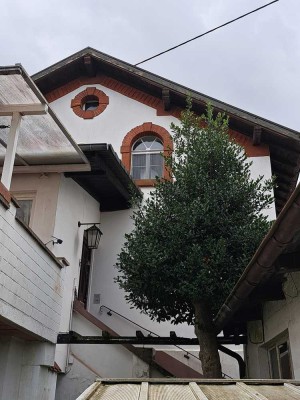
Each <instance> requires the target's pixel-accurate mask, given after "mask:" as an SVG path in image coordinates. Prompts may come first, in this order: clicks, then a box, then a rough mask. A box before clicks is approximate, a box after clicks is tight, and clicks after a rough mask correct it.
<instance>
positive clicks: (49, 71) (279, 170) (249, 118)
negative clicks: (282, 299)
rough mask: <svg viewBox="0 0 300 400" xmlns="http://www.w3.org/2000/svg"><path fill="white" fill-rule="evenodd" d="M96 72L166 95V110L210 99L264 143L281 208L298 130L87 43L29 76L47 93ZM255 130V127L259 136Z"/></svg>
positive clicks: (290, 182) (297, 155) (197, 106)
mask: <svg viewBox="0 0 300 400" xmlns="http://www.w3.org/2000/svg"><path fill="white" fill-rule="evenodd" d="M98 74H104V75H107V76H110V77H112V78H115V79H117V80H119V81H121V82H123V83H125V84H128V85H130V86H132V87H134V88H136V89H139V90H142V91H144V92H146V93H148V94H151V95H153V96H155V97H157V98H159V99H161V101H162V103H164V101H165V100H164V99H165V97H167V108H168V110H172V107H179V108H181V109H184V108H185V107H186V98H187V97H188V96H189V97H191V98H192V100H193V107H194V110H195V112H197V113H200V114H201V113H203V112H204V111H205V108H206V105H207V103H208V102H209V103H211V104H212V106H213V107H214V109H215V110H216V111H222V112H225V113H226V114H228V116H229V124H230V127H231V128H232V129H234V130H237V131H239V132H241V133H242V134H244V135H246V136H249V137H251V138H252V139H253V142H254V143H255V144H257V145H259V142H260V141H261V142H262V143H266V144H268V145H269V149H270V156H271V166H272V173H273V174H274V175H276V177H277V187H276V188H275V200H276V209H277V212H279V211H280V210H281V208H282V207H283V206H284V204H285V203H286V201H287V199H288V198H289V196H290V194H291V192H292V191H293V190H294V188H295V186H296V182H297V179H298V174H299V165H300V136H299V133H298V132H296V131H294V130H292V129H289V128H287V127H284V126H282V125H279V124H276V123H274V122H271V121H269V120H267V119H265V118H261V117H259V116H257V115H254V114H252V113H249V112H246V111H244V110H242V109H239V108H237V107H233V106H231V105H229V104H227V103H224V102H222V101H219V100H217V99H214V98H212V97H210V96H207V95H205V94H203V93H199V92H197V91H195V90H191V89H189V88H187V87H185V86H182V85H179V84H177V83H175V82H172V81H170V80H168V79H165V78H162V77H160V76H158V75H155V74H152V73H150V72H148V71H146V70H143V69H141V68H138V67H136V66H134V65H132V64H129V63H126V62H124V61H121V60H119V59H117V58H114V57H111V56H109V55H107V54H104V53H102V52H99V51H97V50H95V49H93V48H90V47H87V48H85V49H83V50H81V51H79V52H77V53H75V54H73V55H72V56H70V57H67V58H66V59H64V60H62V61H60V62H58V63H56V64H54V65H52V66H50V67H49V68H46V69H44V70H43V71H40V72H39V73H37V74H35V75H33V77H32V78H33V79H34V81H35V82H36V84H37V85H38V87H39V88H40V90H41V91H42V92H43V93H44V94H46V93H49V92H50V91H52V90H54V89H56V88H58V87H60V86H62V85H64V84H66V83H68V82H70V81H72V80H74V79H77V78H79V77H80V76H90V77H93V76H96V75H98ZM164 105H166V103H164ZM257 128H258V129H259V139H258V140H257V135H256V132H257Z"/></svg>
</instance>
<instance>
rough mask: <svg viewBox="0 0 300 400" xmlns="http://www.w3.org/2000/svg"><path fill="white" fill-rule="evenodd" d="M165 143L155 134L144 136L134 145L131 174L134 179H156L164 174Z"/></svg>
mask: <svg viewBox="0 0 300 400" xmlns="http://www.w3.org/2000/svg"><path fill="white" fill-rule="evenodd" d="M163 149H164V148H163V144H162V141H161V140H160V139H159V138H157V137H155V136H143V137H141V138H140V139H138V140H137V141H136V142H135V143H134V144H133V146H132V151H131V157H132V159H131V175H132V177H133V179H155V178H156V177H157V176H158V177H159V178H161V177H162V176H163V157H162V154H161V153H162V151H163Z"/></svg>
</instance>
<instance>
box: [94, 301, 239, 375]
mask: <svg viewBox="0 0 300 400" xmlns="http://www.w3.org/2000/svg"><path fill="white" fill-rule="evenodd" d="M102 308H106V309H107V310H108V313H109V312H113V313H114V314H117V315H118V316H119V317H121V318H123V319H125V320H126V321H128V322H130V323H132V324H134V325H135V326H138V327H139V328H141V329H143V330H144V331H147V332H149V333H150V335H155V336H157V337H160V335H158V334H157V333H155V332H152V331H150V329H147V328H145V327H144V326H142V325H140V324H138V323H137V322H135V321H133V320H131V319H129V318H127V317H125V315H122V314H120V313H118V312H117V311H115V310H113V309H112V308H110V307H107V306H105V305H102V306H100V310H99V311H100V312H102ZM108 313H107V314H108ZM108 315H109V314H108ZM173 346H175V347H177V348H178V349H180V350H182V351H184V352H185V355H184V357H185V358H187V357H189V356H192V357H194V358H196V359H197V360H199V361H200V362H201V360H200V358H199V357H197V356H195V354H192V353H190V352H189V351H187V350H185V349H183V348H182V347H180V346H178V345H177V344H174V345H173ZM186 356H187V357H186ZM222 374H223V377H225V376H226V377H228V378H230V379H232V377H231V376H229V375H227V374H225V373H224V372H222Z"/></svg>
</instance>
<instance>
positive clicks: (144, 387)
mask: <svg viewBox="0 0 300 400" xmlns="http://www.w3.org/2000/svg"><path fill="white" fill-rule="evenodd" d="M148 391H149V384H148V382H142V384H141V390H140V394H139V398H138V400H148Z"/></svg>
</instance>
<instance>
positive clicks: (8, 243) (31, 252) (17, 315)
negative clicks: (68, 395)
mask: <svg viewBox="0 0 300 400" xmlns="http://www.w3.org/2000/svg"><path fill="white" fill-rule="evenodd" d="M15 213H16V208H15V206H14V204H13V203H11V204H10V208H9V209H8V210H6V209H5V208H4V207H3V205H2V204H0V254H1V257H0V312H1V321H0V325H1V327H2V328H3V324H7V327H8V328H9V329H10V331H8V332H9V335H3V336H1V335H0V368H1V374H0V399H11V400H27V399H28V400H29V399H35V400H39V399H41V393H43V395H44V397H43V398H44V399H45V400H51V399H53V396H54V389H55V381H56V374H54V373H53V372H52V371H50V370H49V367H52V366H53V364H54V354H55V343H56V339H57V334H58V333H59V329H60V315H61V305H62V292H63V278H62V273H61V272H62V267H61V265H59V263H58V261H57V260H55V257H54V256H53V255H52V256H51V254H50V253H49V254H48V253H47V251H45V249H44V248H43V247H42V246H41V245H40V244H39V243H38V242H37V239H35V237H34V236H32V234H30V233H29V232H27V230H26V229H25V228H24V226H23V225H21V224H20V223H19V222H18V221H17V220H16V219H15Z"/></svg>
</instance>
